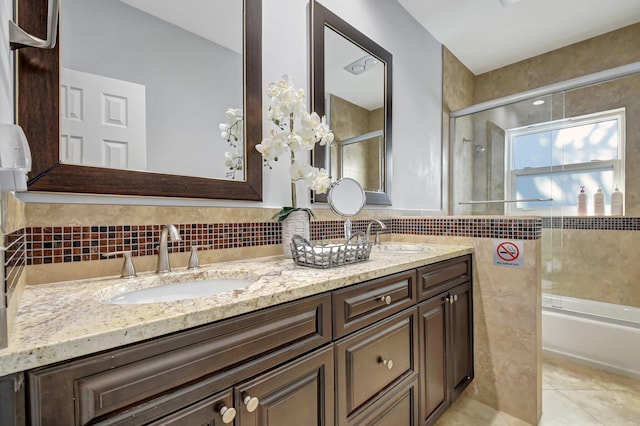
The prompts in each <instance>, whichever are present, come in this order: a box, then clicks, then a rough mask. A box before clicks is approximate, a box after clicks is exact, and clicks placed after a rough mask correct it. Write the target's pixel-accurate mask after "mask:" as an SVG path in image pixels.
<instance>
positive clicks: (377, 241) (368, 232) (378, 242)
mask: <svg viewBox="0 0 640 426" xmlns="http://www.w3.org/2000/svg"><path fill="white" fill-rule="evenodd" d="M374 223H377V224H378V225H380V229H387V225H385V224H384V223H383V222H381V221H379V220H378V219H373V220H372V221H371V222H369V224H367V234H366V238H367V241H371V225H373V224H374ZM375 244H376V245H377V246H379V245H380V231H378V232H376V241H375Z"/></svg>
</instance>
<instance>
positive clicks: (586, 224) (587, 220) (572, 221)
mask: <svg viewBox="0 0 640 426" xmlns="http://www.w3.org/2000/svg"><path fill="white" fill-rule="evenodd" d="M542 227H543V228H554V229H555V228H557V229H590V230H596V229H601V230H608V231H640V217H606V216H591V217H589V216H568V217H543V218H542Z"/></svg>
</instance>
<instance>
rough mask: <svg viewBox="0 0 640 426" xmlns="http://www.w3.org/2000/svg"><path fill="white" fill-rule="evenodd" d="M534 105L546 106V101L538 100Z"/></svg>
mask: <svg viewBox="0 0 640 426" xmlns="http://www.w3.org/2000/svg"><path fill="white" fill-rule="evenodd" d="M533 104H534V105H535V106H539V105H543V104H544V101H543V100H542V99H538V100H537V101H533Z"/></svg>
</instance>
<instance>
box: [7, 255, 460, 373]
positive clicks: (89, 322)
mask: <svg viewBox="0 0 640 426" xmlns="http://www.w3.org/2000/svg"><path fill="white" fill-rule="evenodd" d="M407 245H408V244H403V246H407ZM386 246H387V247H389V246H390V244H387V245H386ZM413 246H422V247H421V248H424V250H423V251H412V252H406V253H401V254H398V253H393V252H389V251H385V250H380V249H378V248H376V247H374V250H372V252H371V256H370V258H369V260H368V261H365V262H361V263H355V264H351V265H347V266H341V267H336V268H330V269H314V268H307V267H301V266H296V265H295V264H294V263H293V261H292V260H290V259H285V258H284V257H281V256H274V257H265V258H258V259H248V260H238V261H230V262H223V263H217V264H210V265H206V266H203V267H202V269H200V270H197V271H187V270H185V269H184V268H179V269H177V270H176V269H174V271H173V272H171V273H169V274H165V275H157V274H153V273H145V274H140V275H139V276H138V278H134V279H129V280H128V279H122V278H106V279H105V278H101V279H90V280H78V281H68V282H61V283H53V284H39V285H33V286H27V288H26V289H25V292H24V294H23V296H22V300H21V303H20V307H19V311H18V315H17V318H16V323H15V326H14V328H13V330H12V331H11V334H10V338H9V346H8V347H7V348H5V349H2V350H0V376H3V375H6V374H11V373H14V372H19V371H24V370H28V369H31V368H35V367H40V366H44V365H47V364H52V363H55V362H59V361H64V360H68V359H71V358H75V357H78V356H82V355H87V354H90V353H94V352H98V351H103V350H106V349H112V348H116V347H118V346H122V345H127V344H130V343H134V342H139V341H142V340H145V339H150V338H153V337H157V336H161V335H164V334H168V333H172V332H176V331H180V330H183V329H187V328H191V327H195V326H199V325H204V324H208V323H211V322H214V321H218V320H221V319H224V318H229V317H232V316H236V315H239V314H243V313H247V312H251V311H254V310H257V309H261V308H266V307H269V306H274V305H277V304H280V303H284V302H288V301H291V300H295V299H299V298H302V297H306V296H311V295H314V294H318V293H322V292H325V291H329V290H334V289H336V288H340V287H344V286H347V285H350V284H355V283H359V282H363V281H367V280H370V279H373V278H377V277H381V276H385V275H389V274H393V273H396V272H401V271H405V270H408V269H412V268H416V267H419V266H424V265H428V264H431V263H435V262H439V261H442V260H447V259H451V258H454V257H457V256H461V255H463V254H466V253H471V252H472V248H471V247H470V246H453V245H436V244H429V245H420V244H417V245H416V244H414V245H413ZM206 278H228V279H236V278H239V279H249V280H255V282H253V283H252V284H250V285H248V286H247V287H244V288H241V289H237V290H231V291H227V292H224V293H220V294H217V295H214V296H208V297H201V298H196V299H189V300H180V301H174V302H162V303H145V304H137V305H117V304H108V303H104V302H103V300H105V299H106V298H108V297H112V296H113V295H115V294H118V293H121V292H123V291H130V290H132V289H136V288H143V287H148V286H151V285H158V284H163V283H170V282H178V281H188V280H192V279H206Z"/></svg>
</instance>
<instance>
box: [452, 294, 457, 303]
mask: <svg viewBox="0 0 640 426" xmlns="http://www.w3.org/2000/svg"><path fill="white" fill-rule="evenodd" d="M453 301H454V302H457V301H458V295H457V294H455V295H454V296H453Z"/></svg>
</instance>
